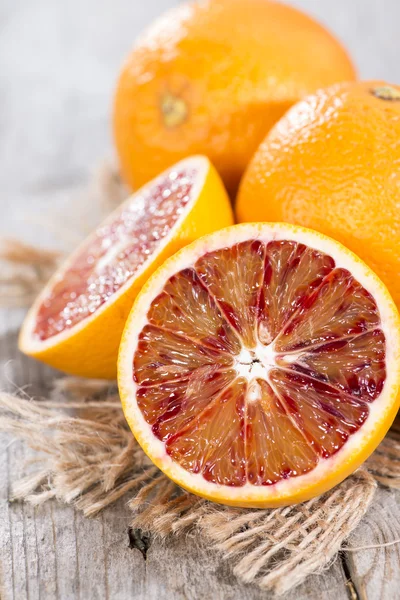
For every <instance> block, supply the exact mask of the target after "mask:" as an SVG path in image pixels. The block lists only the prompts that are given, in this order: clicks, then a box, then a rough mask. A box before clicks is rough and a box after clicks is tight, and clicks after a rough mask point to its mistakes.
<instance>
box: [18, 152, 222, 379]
mask: <svg viewBox="0 0 400 600" xmlns="http://www.w3.org/2000/svg"><path fill="white" fill-rule="evenodd" d="M211 211H212V214H213V219H210V218H209V214H210V213H211ZM232 222H233V217H232V211H231V207H230V203H229V200H228V197H227V194H226V192H225V189H224V187H223V185H222V182H221V180H220V178H219V176H218V175H217V173H216V171H215V169H214V167H213V166H212V165H211V164H210V162H209V161H208V159H206V158H205V157H201V156H197V157H192V158H189V159H187V160H184V161H182V162H180V163H178V164H177V165H175V166H173V167H171V168H170V169H168V170H167V171H166V172H165V173H163V174H162V175H160V176H159V177H157V178H156V179H155V180H154V181H152V182H151V183H149V184H147V185H146V186H145V187H143V188H142V189H141V190H139V191H138V192H137V193H136V194H134V195H133V196H132V197H131V198H129V199H128V200H127V201H126V202H125V203H124V204H122V205H121V206H120V207H119V208H118V209H117V210H116V211H115V212H114V213H113V214H112V215H111V216H110V217H108V218H107V219H106V221H105V222H103V223H102V224H101V225H100V226H99V227H98V228H97V229H96V231H95V232H94V233H93V234H92V235H91V236H90V237H89V238H88V239H87V240H86V241H85V242H83V244H82V245H81V246H80V247H79V248H78V250H77V251H76V252H74V254H73V255H72V256H71V257H70V258H69V259H68V260H67V262H66V264H65V265H64V266H63V267H61V269H60V270H59V271H58V272H57V273H56V274H55V275H54V276H53V278H52V279H51V280H50V282H49V284H48V285H47V286H46V288H45V289H44V290H43V292H42V294H41V295H40V296H39V298H38V299H37V301H36V302H35V304H34V306H33V307H32V309H31V311H30V313H29V315H28V317H27V319H26V321H25V323H24V326H23V328H22V332H21V336H20V348H21V350H22V351H23V352H25V353H26V354H30V355H32V356H35V357H36V358H39V359H41V360H43V361H44V362H48V363H49V364H51V365H52V366H55V367H57V368H60V369H62V370H64V371H67V372H69V373H73V374H76V375H84V376H89V377H100V378H115V376H116V360H117V354H118V346H119V342H120V339H121V334H122V330H123V327H124V324H125V320H126V317H127V315H128V314H129V310H130V308H131V306H132V302H133V300H134V299H135V297H136V295H137V293H138V291H139V290H140V288H141V287H142V286H143V284H144V283H145V282H146V280H147V279H148V277H149V276H150V275H151V274H152V273H153V271H154V270H155V269H156V268H157V267H158V266H159V265H160V264H162V263H163V261H164V260H165V259H166V258H168V257H169V256H171V255H172V254H174V252H176V251H177V250H179V249H180V248H182V247H183V246H185V245H186V244H188V243H190V242H192V241H193V240H195V239H197V238H198V237H199V236H201V235H204V234H206V233H209V232H211V231H214V230H216V229H218V228H220V227H223V226H227V225H230V224H232Z"/></svg>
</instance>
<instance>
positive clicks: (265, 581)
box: [0, 378, 400, 594]
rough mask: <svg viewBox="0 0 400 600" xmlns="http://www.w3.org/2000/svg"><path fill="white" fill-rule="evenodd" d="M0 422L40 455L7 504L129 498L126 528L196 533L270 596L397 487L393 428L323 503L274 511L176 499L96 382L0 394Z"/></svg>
mask: <svg viewBox="0 0 400 600" xmlns="http://www.w3.org/2000/svg"><path fill="white" fill-rule="evenodd" d="M71 412H72V413H74V414H71ZM0 422H1V429H2V430H3V431H5V432H8V433H10V434H12V435H14V436H17V437H19V438H21V439H23V440H24V441H25V442H26V443H27V444H28V445H29V446H30V447H31V448H33V449H34V450H35V451H37V452H38V464H39V465H40V467H39V468H38V469H37V471H35V472H34V473H33V474H30V475H27V476H26V477H25V478H23V479H22V480H20V481H19V482H17V483H15V484H14V486H13V488H12V500H25V501H28V502H30V503H32V504H35V505H37V504H41V503H43V502H45V501H47V500H49V499H51V498H56V499H57V500H59V501H61V502H65V503H68V504H73V505H74V506H76V507H77V508H78V509H79V510H82V511H83V513H84V514H85V515H86V516H93V515H95V514H96V513H98V512H99V511H101V510H102V509H103V508H105V507H106V506H109V505H110V504H112V503H114V502H116V501H117V500H118V499H120V498H121V497H122V496H126V497H127V501H128V504H129V506H130V508H131V509H132V511H133V513H134V517H133V521H132V524H131V525H132V527H134V528H138V529H141V530H142V531H143V532H146V533H149V534H151V535H153V536H159V537H161V538H164V537H166V536H168V535H170V534H175V535H178V534H182V533H188V532H189V531H191V530H193V528H197V529H198V530H200V531H201V533H202V534H203V535H204V536H205V537H206V538H207V539H208V540H209V542H210V543H212V545H213V546H214V547H215V548H216V549H217V550H218V551H219V552H220V553H221V554H222V556H223V557H224V558H225V559H226V560H227V561H228V562H229V564H230V566H231V567H232V569H233V572H234V574H235V575H236V576H237V577H238V578H239V579H241V580H242V581H244V582H246V583H250V582H255V583H257V584H258V585H259V586H260V587H261V588H263V589H267V590H270V591H273V592H275V593H276V594H283V593H285V592H286V591H288V590H289V589H291V588H293V587H295V586H296V585H298V584H299V583H301V582H302V581H303V580H304V579H305V578H306V577H307V575H309V574H311V573H316V572H319V571H321V570H322V569H324V568H326V567H327V566H328V565H329V564H330V562H331V561H332V560H334V558H335V556H336V555H337V552H338V551H339V550H340V548H341V547H343V543H344V542H345V540H346V539H347V538H348V536H349V535H350V533H351V532H352V531H353V530H354V529H355V527H356V526H357V524H358V523H359V521H360V519H361V518H362V517H363V515H364V514H365V513H366V511H367V509H368V507H369V505H370V503H371V501H372V499H373V496H374V492H375V489H376V487H377V482H380V483H383V484H385V485H389V486H391V487H395V488H399V487H400V435H399V433H398V432H397V431H396V430H393V432H391V433H390V435H389V436H388V437H387V438H386V439H385V440H384V442H382V444H381V446H380V447H379V449H378V450H377V451H376V452H375V453H374V454H373V456H372V457H371V458H370V459H369V461H368V463H367V465H366V466H367V467H368V468H361V469H359V470H358V471H357V472H356V473H354V474H353V475H352V476H351V477H349V478H348V479H347V480H346V481H344V482H343V483H342V484H340V485H339V486H337V487H336V488H335V489H333V490H331V491H330V492H328V493H326V494H324V495H323V496H322V497H320V498H315V499H313V500H310V501H309V502H306V503H304V504H301V505H296V506H290V507H286V508H279V509H273V510H251V509H235V508H231V507H225V506H219V505H213V504H212V503H210V502H207V501H205V500H202V499H200V498H197V497H195V496H193V495H191V494H188V493H186V492H183V491H182V490H180V489H179V488H178V487H177V486H176V485H175V484H174V483H172V482H171V481H170V480H169V479H168V478H166V477H165V476H164V475H163V474H162V473H160V472H159V471H158V469H157V468H156V467H154V466H153V465H152V464H151V462H150V461H149V459H148V458H147V456H146V455H145V454H144V453H143V451H142V450H141V448H140V447H139V446H138V444H137V442H136V441H135V440H134V438H133V437H132V435H131V433H130V431H129V429H128V427H127V425H126V422H125V419H124V417H123V413H122V410H121V408H120V402H119V398H118V395H117V393H116V391H115V389H110V387H109V384H105V383H104V382H100V381H89V382H86V381H85V380H80V379H75V378H65V379H62V380H58V381H57V383H56V385H55V388H54V390H53V393H52V395H51V397H50V398H49V399H48V400H46V401H44V400H42V401H40V402H35V401H32V400H29V399H26V398H21V397H17V396H15V395H13V394H7V393H2V394H0Z"/></svg>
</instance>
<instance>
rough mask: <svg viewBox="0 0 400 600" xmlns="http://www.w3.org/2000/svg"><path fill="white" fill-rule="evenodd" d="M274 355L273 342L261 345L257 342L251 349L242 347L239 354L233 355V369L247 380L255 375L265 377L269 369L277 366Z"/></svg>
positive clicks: (275, 354) (255, 376)
mask: <svg viewBox="0 0 400 600" xmlns="http://www.w3.org/2000/svg"><path fill="white" fill-rule="evenodd" d="M276 356H277V353H276V352H275V350H274V346H273V344H269V345H268V346H263V345H262V344H260V343H259V342H258V343H257V345H256V347H255V348H252V349H251V350H249V349H247V348H242V350H241V352H240V354H239V355H238V356H236V357H235V370H236V372H237V374H238V375H239V376H241V377H245V378H246V379H247V381H251V380H252V379H255V378H257V377H260V378H261V379H267V375H268V373H269V371H270V370H271V369H273V368H274V367H276V366H277V365H276V362H275V357H276Z"/></svg>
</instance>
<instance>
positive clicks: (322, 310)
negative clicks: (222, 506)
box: [119, 224, 400, 507]
mask: <svg viewBox="0 0 400 600" xmlns="http://www.w3.org/2000/svg"><path fill="white" fill-rule="evenodd" d="M399 360H400V321H399V315H398V313H397V309H396V307H395V305H394V303H393V301H392V299H391V297H390V295H389V293H388V291H387V290H386V288H385V286H384V285H383V284H382V282H381V281H380V280H379V279H378V278H377V277H376V276H375V274H374V273H373V272H372V271H371V270H370V269H369V268H368V267H367V266H366V265H365V264H364V263H363V262H362V261H361V260H359V259H358V258H357V257H356V256H355V255H354V254H352V253H351V252H350V251H349V250H347V249H346V248H344V247H343V246H342V245H340V244H339V243H337V242H335V241H333V240H331V239H329V238H327V237H325V236H323V235H321V234H318V233H316V232H312V231H310V230H306V229H303V228H300V227H295V226H291V225H284V224H250V225H248V224H245V225H237V226H234V227H231V228H228V229H225V230H222V231H219V232H217V233H214V234H211V235H208V236H205V237H204V238H203V239H200V240H198V241H197V242H194V243H193V244H191V245H190V246H188V247H186V248H185V249H183V250H182V251H181V252H179V253H178V254H177V255H176V256H174V257H172V258H171V259H169V260H168V261H167V262H166V263H165V264H164V265H163V266H162V267H161V268H160V269H159V270H158V271H157V272H156V273H155V274H154V275H153V276H152V277H151V279H150V280H149V281H148V283H147V284H146V286H145V287H144V288H143V290H142V291H141V293H140V294H139V296H138V298H137V300H136V302H135V305H134V307H133V309H132V312H131V314H130V316H129V318H128V321H127V325H126V328H125V331H124V334H123V337H122V342H121V348H120V356H119V387H120V394H121V399H122V404H123V408H124V411H125V415H126V418H127V421H128V423H129V425H130V427H131V429H132V431H133V433H134V435H135V436H136V438H137V440H138V442H139V443H140V444H141V446H142V447H143V449H144V450H145V452H146V453H147V454H148V455H149V457H150V458H151V459H152V461H153V462H154V463H155V464H156V465H157V466H158V467H159V468H160V469H161V470H162V471H164V472H165V473H166V474H167V475H168V476H169V477H170V478H171V479H173V480H174V481H176V482H177V483H178V484H179V485H181V486H182V487H183V488H186V489H187V490H190V491H191V492H193V493H195V494H199V495H200V496H203V497H206V498H209V499H211V500H214V501H216V502H222V503H226V504H234V505H239V506H266V507H268V506H278V505H282V504H289V503H293V502H301V501H304V500H306V499H308V498H310V497H313V496H315V495H318V494H320V493H322V492H324V491H325V490H327V489H329V488H331V487H332V486H334V485H335V484H337V483H338V482H340V481H341V480H343V479H344V478H345V477H346V476H347V475H349V474H350V473H351V472H352V471H354V470H355V469H356V468H357V467H358V466H359V465H360V464H361V463H362V462H363V461H364V460H365V459H366V458H367V457H368V455H369V454H370V453H371V452H372V451H373V450H374V449H375V447H376V446H377V445H378V443H379V442H380V441H381V439H382V438H383V437H384V435H385V433H386V432H387V430H388V428H389V427H390V424H391V423H392V421H393V419H394V416H395V414H396V411H397V409H398V406H399V397H398V390H399V378H400V368H399Z"/></svg>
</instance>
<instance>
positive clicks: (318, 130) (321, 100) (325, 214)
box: [236, 81, 400, 307]
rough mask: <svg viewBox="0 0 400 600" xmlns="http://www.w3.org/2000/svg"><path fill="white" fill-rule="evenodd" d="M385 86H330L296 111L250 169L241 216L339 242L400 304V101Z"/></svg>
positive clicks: (267, 141)
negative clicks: (379, 92)
mask: <svg viewBox="0 0 400 600" xmlns="http://www.w3.org/2000/svg"><path fill="white" fill-rule="evenodd" d="M387 85H388V84H385V83H384V82H379V81H378V82H377V81H373V82H371V81H370V82H361V83H349V84H342V85H337V86H332V87H331V88H329V89H326V90H321V91H319V92H318V93H316V94H315V95H313V96H310V97H309V98H307V99H306V100H304V101H303V102H300V103H299V104H297V105H296V106H295V107H293V108H292V109H291V110H290V111H289V113H288V114H287V115H286V116H285V117H284V118H283V119H282V120H281V121H280V122H279V123H278V124H277V125H276V126H275V127H274V129H273V130H272V131H271V132H270V134H269V135H268V136H267V137H266V139H265V141H264V142H263V143H262V144H261V146H260V148H259V149H258V151H257V152H256V154H255V156H254V158H253V160H252V162H251V164H250V165H249V167H248V170H247V172H246V174H245V176H244V177H243V181H242V184H241V188H240V192H239V196H238V200H237V205H236V216H237V219H238V221H239V222H244V221H250V222H251V221H264V220H268V221H279V220H280V221H285V222H288V223H293V224H298V225H302V226H304V227H310V228H313V229H316V230H317V231H320V232H322V233H324V234H326V235H329V236H330V237H333V238H335V239H337V240H338V241H340V242H342V243H343V244H345V245H346V246H347V247H348V248H350V250H352V251H353V252H355V253H356V254H357V255H358V256H360V258H362V259H363V260H364V261H365V262H366V263H367V264H368V265H369V266H370V267H371V268H372V269H373V270H374V271H375V272H376V274H377V275H378V276H379V277H380V278H381V279H382V280H383V282H384V283H385V284H386V285H387V287H388V289H389V291H390V292H391V294H392V296H393V299H394V300H395V302H396V304H397V306H398V307H400V278H399V272H400V99H399V100H383V99H379V98H376V97H375V96H374V95H373V94H372V93H371V90H373V89H375V88H377V87H381V86H387ZM390 87H391V88H393V89H394V90H396V91H397V92H398V93H399V94H400V87H399V86H395V85H390Z"/></svg>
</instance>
